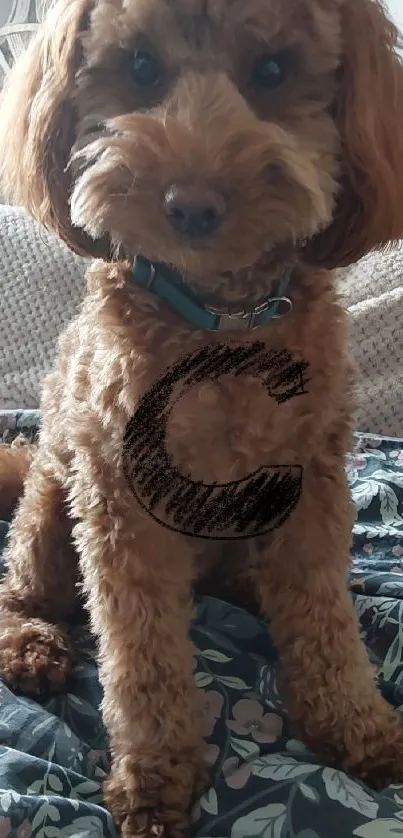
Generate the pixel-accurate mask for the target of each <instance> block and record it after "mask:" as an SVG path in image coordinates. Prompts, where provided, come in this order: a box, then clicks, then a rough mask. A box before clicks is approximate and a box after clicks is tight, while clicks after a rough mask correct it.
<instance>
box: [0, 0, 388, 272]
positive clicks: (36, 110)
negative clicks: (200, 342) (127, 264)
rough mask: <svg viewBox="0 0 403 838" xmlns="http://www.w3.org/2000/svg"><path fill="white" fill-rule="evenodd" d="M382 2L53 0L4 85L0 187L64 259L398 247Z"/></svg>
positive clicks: (335, 256)
mask: <svg viewBox="0 0 403 838" xmlns="http://www.w3.org/2000/svg"><path fill="white" fill-rule="evenodd" d="M396 45H397V32H396V30H395V28H394V26H393V25H392V24H391V23H390V22H389V21H388V20H387V18H386V16H385V14H384V12H383V10H382V8H381V5H380V3H379V2H377V0H287V2H284V0H247V2H245V0H58V2H57V3H56V4H55V6H54V9H53V11H52V12H51V13H50V15H49V16H48V19H47V21H46V23H45V25H44V26H43V28H42V31H41V32H40V34H39V35H38V37H37V38H36V39H35V40H34V42H33V43H32V44H31V46H30V48H29V50H28V53H27V55H26V56H25V57H24V59H23V60H22V61H21V62H20V64H19V66H17V68H16V69H15V70H14V72H12V73H11V75H10V78H9V81H8V83H7V86H6V91H5V94H4V97H3V104H2V109H1V114H0V131H1V135H2V136H1V137H0V148H1V155H2V157H3V160H2V169H3V180H4V181H5V186H6V187H7V188H8V189H9V190H11V192H12V193H13V195H14V197H15V198H16V199H17V200H18V201H19V202H21V203H22V204H24V205H25V206H26V207H27V209H28V210H29V211H30V212H31V213H32V214H33V215H34V216H35V217H36V218H37V219H39V220H40V221H41V222H42V223H44V224H45V225H46V226H48V227H49V228H51V229H53V230H55V231H56V232H57V233H58V234H59V235H60V236H61V237H62V238H63V239H64V240H65V241H66V242H67V243H68V245H69V246H70V247H71V248H72V249H73V250H75V251H77V252H80V253H84V254H87V255H91V254H95V255H105V256H106V255H108V254H110V253H111V252H113V251H114V249H115V248H123V250H124V252H126V253H130V254H134V253H139V252H140V253H143V254H144V255H146V256H147V257H148V258H150V259H153V260H158V261H166V262H170V263H173V264H174V265H176V266H177V267H179V268H180V269H181V270H183V271H185V272H188V273H190V274H191V275H192V276H195V277H201V276H206V275H209V274H210V275H211V274H214V275H216V276H217V275H219V274H223V273H227V272H234V271H238V270H240V269H244V268H249V267H251V266H253V265H254V264H256V263H257V262H259V260H261V259H262V257H263V256H264V254H267V253H270V252H271V251H272V250H273V249H274V250H275V249H276V248H278V247H280V248H281V247H283V246H284V247H285V248H286V249H287V248H288V247H290V248H291V247H292V248H297V249H300V250H301V251H303V253H304V256H305V259H306V260H308V261H310V262H311V263H312V264H321V265H326V266H335V265H343V264H344V265H345V264H348V263H349V262H352V261H354V260H356V259H357V258H358V257H360V256H361V255H362V254H364V253H365V252H367V251H368V250H370V249H372V248H374V247H376V246H379V245H382V244H385V243H387V242H389V241H391V240H393V239H396V238H398V237H399V236H400V235H402V234H403V68H402V65H401V62H400V59H399V57H398V54H397V52H396V51H395V48H396Z"/></svg>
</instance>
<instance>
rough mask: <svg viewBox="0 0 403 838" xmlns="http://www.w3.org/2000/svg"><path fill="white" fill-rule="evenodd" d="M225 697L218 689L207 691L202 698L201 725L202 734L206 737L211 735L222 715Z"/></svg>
mask: <svg viewBox="0 0 403 838" xmlns="http://www.w3.org/2000/svg"><path fill="white" fill-rule="evenodd" d="M223 702H224V700H223V697H222V695H220V693H218V692H217V691H216V690H211V692H205V693H203V695H202V698H201V706H200V725H201V735H202V736H203V737H204V738H207V737H208V736H211V735H212V733H213V730H214V728H215V725H216V721H217V719H219V718H220V716H221V710H222V706H223Z"/></svg>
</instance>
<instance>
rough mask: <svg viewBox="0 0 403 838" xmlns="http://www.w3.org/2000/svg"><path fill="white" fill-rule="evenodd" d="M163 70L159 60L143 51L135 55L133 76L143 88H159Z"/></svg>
mask: <svg viewBox="0 0 403 838" xmlns="http://www.w3.org/2000/svg"><path fill="white" fill-rule="evenodd" d="M161 75H162V68H161V65H160V63H159V61H158V59H157V58H155V57H154V55H151V53H150V52H146V51H145V50H143V49H137V50H136V52H135V53H134V55H133V62H132V76H133V79H134V81H135V82H136V83H137V84H139V85H141V86H142V87H157V85H158V84H159V83H160V81H161Z"/></svg>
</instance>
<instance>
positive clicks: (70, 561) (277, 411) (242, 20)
mask: <svg viewBox="0 0 403 838" xmlns="http://www.w3.org/2000/svg"><path fill="white" fill-rule="evenodd" d="M396 42H397V33H396V31H395V29H394V27H393V26H392V24H391V23H390V22H389V21H388V20H387V18H386V16H385V14H384V12H383V9H382V7H381V5H380V4H379V3H378V2H373V0H289V2H288V3H287V4H285V3H284V2H283V0H248V2H247V3H245V2H244V0H226V2H224V0H152V2H151V1H150V0H125V2H123V0H93V2H90V0H60V1H59V2H58V3H57V5H56V6H55V9H54V11H53V15H51V16H50V18H49V21H48V22H47V24H45V26H44V28H43V30H42V32H41V34H40V35H39V36H38V38H37V39H36V40H35V42H34V43H33V44H32V46H31V47H30V49H29V52H28V55H27V56H26V57H25V58H24V60H23V61H22V62H21V64H20V65H19V66H18V67H17V68H16V70H15V72H14V73H13V74H12V75H11V78H10V81H9V83H8V85H7V87H6V91H5V94H4V101H3V108H2V110H1V114H0V126H1V127H0V131H1V132H2V136H3V137H7V136H8V134H9V133H10V134H11V133H12V136H13V143H9V142H5V141H3V142H2V141H1V137H0V146H1V148H2V154H3V163H2V169H3V180H4V181H5V185H6V187H7V188H8V189H9V190H11V192H12V193H13V194H14V196H15V197H16V198H17V199H18V200H20V201H21V202H22V203H24V204H25V206H26V207H27V208H28V209H29V210H30V212H32V213H33V214H34V216H35V217H36V218H38V219H39V220H40V221H42V222H43V223H44V224H46V225H47V226H49V227H50V228H52V229H54V230H55V231H56V232H57V233H58V234H59V235H60V236H61V237H62V238H63V239H64V240H65V241H66V242H67V243H68V244H69V246H70V247H71V248H72V249H73V250H75V251H77V252H81V253H84V254H86V255H98V256H99V255H102V256H103V260H104V261H97V262H95V263H94V265H93V267H92V268H91V270H90V271H89V273H88V294H87V297H86V299H85V301H84V304H83V306H82V310H81V312H80V314H79V315H78V317H77V319H76V320H75V321H74V322H73V323H72V324H71V325H70V326H69V327H68V329H67V330H66V332H65V333H64V334H63V336H62V337H61V339H60V344H59V351H58V358H57V361H56V363H55V366H54V370H53V372H52V373H51V374H50V375H49V376H48V378H47V381H46V384H45V388H44V393H43V400H42V408H43V425H42V430H41V435H40V441H39V448H38V451H37V453H36V454H35V457H34V459H33V462H32V466H31V468H30V471H29V475H28V477H27V480H26V484H25V489H24V496H23V499H22V501H21V503H20V505H19V507H18V510H17V514H16V517H15V520H14V523H13V526H12V530H11V536H10V543H9V546H8V549H7V552H6V567H7V571H6V576H5V581H4V582H3V585H2V588H1V590H0V603H1V611H0V623H1V627H2V631H4V632H5V634H4V636H5V637H6V638H7V632H8V631H9V629H10V631H11V630H12V637H13V643H12V644H11V646H10V644H9V643H8V642H3V641H2V642H1V643H0V663H1V667H2V670H3V672H4V673H5V675H6V676H7V677H8V678H9V679H10V680H11V681H12V683H13V684H15V685H16V686H19V687H22V688H24V689H31V691H34V692H35V690H37V689H38V685H40V684H43V679H44V678H45V677H46V678H47V681H48V686H60V685H61V682H62V679H63V678H64V676H65V675H66V674H67V672H68V665H69V661H71V655H70V651H69V647H68V641H67V639H66V635H65V630H64V628H63V626H60V622H62V623H64V622H66V621H69V620H70V619H71V617H72V615H73V614H74V611H75V593H76V583H77V578H78V577H79V578H80V584H81V587H82V591H83V593H84V595H85V598H86V603H87V606H88V608H89V611H90V616H91V623H92V627H93V630H94V632H95V634H96V635H97V637H98V640H99V656H100V677H101V681H102V685H103V689H104V700H103V714H104V719H105V723H106V725H107V728H108V731H109V735H110V741H111V748H112V756H113V763H112V770H111V776H110V779H109V780H108V783H107V785H106V797H107V801H108V802H109V804H110V807H111V810H112V812H113V814H114V816H115V819H116V822H117V823H118V825H119V826H120V828H121V830H122V834H123V835H124V836H126V838H139V837H140V836H143V837H144V836H151V835H154V836H157V835H162V834H163V835H166V836H169V837H170V838H183V836H184V834H185V832H186V828H187V824H188V812H189V806H190V803H191V800H192V795H193V793H194V790H195V788H196V785H197V782H198V778H199V777H200V774H201V764H202V748H201V739H200V736H199V734H198V731H197V729H196V726H195V724H194V709H195V702H196V700H197V691H196V689H195V685H194V683H193V678H192V654H193V650H192V645H191V643H190V641H189V639H188V627H189V621H190V618H191V613H192V605H191V587H192V585H193V584H194V583H195V582H198V581H200V583H201V584H202V583H203V579H208V578H210V579H212V578H214V574H215V578H217V576H221V579H222V580H223V582H224V583H225V584H227V586H228V587H229V588H231V589H232V590H236V589H238V591H239V590H242V589H244V590H248V591H249V592H250V597H251V598H252V599H253V598H254V597H257V599H258V601H259V602H260V605H261V609H262V611H263V613H264V614H266V615H267V616H268V617H269V618H270V620H271V631H272V634H273V638H274V641H275V643H276V645H277V647H278V649H279V652H280V656H281V658H282V661H283V676H284V690H285V694H286V697H287V703H288V708H289V712H290V717H291V719H292V721H293V722H294V723H295V725H296V728H297V730H298V731H299V732H300V734H301V735H302V736H304V737H305V739H306V741H307V742H308V743H310V744H311V745H312V746H314V747H315V748H316V749H317V750H318V752H319V753H320V754H322V755H323V756H324V757H326V759H328V760H331V761H335V762H337V763H338V764H339V765H340V766H342V767H343V768H345V769H348V770H351V771H353V772H354V773H355V774H357V775H358V776H359V777H361V778H363V779H365V780H367V781H368V782H369V783H372V784H373V785H375V786H381V785H383V784H385V783H388V782H390V781H391V780H403V726H402V724H401V722H400V718H399V716H398V714H396V713H395V712H394V711H393V710H392V709H391V708H390V707H389V706H388V705H387V704H386V703H385V702H384V701H383V699H382V698H381V696H380V694H379V693H378V691H377V690H376V687H375V684H374V680H373V673H372V669H371V666H370V663H369V661H368V659H367V656H366V653H365V650H364V648H363V647H362V645H361V642H360V638H359V631H358V627H357V622H356V619H355V616H354V610H353V606H352V603H351V600H350V597H349V594H348V592H347V587H346V571H347V567H348V562H349V545H350V537H351V523H352V508H351V502H350V498H349V492H348V486H347V482H346V477H345V473H344V456H345V453H346V452H347V450H348V448H349V445H350V429H351V372H350V367H349V362H348V359H347V356H346V318H345V315H344V313H343V311H342V308H341V307H340V304H339V302H338V299H337V295H336V292H335V290H334V281H333V276H332V274H331V273H330V272H328V271H327V270H326V268H328V267H333V266H335V265H340V264H348V263H349V262H351V261H353V260H355V259H356V258H358V257H359V256H360V255H362V254H363V253H365V252H367V251H368V250H370V249H371V248H374V247H377V246H379V245H385V244H387V243H388V242H389V241H391V240H393V239H395V238H397V237H398V236H399V235H401V234H403V210H402V207H403V203H402V195H403V167H402V165H401V160H402V159H403V131H400V130H399V126H400V124H401V112H402V107H403V71H402V66H401V63H400V60H399V58H398V56H397V54H396V52H395V51H394V48H395V46H396ZM136 49H142V50H146V51H149V52H150V51H151V53H153V54H154V55H156V56H157V57H158V60H159V61H160V62H161V68H162V69H161V80H160V82H159V83H157V84H155V85H154V86H153V87H152V88H148V89H145V88H144V87H141V86H139V85H138V84H137V83H136V82H135V81H134V80H133V78H132V76H131V66H132V61H133V53H134V51H135V50H136ZM268 50H270V52H271V53H272V54H275V55H276V56H277V57H278V54H279V53H280V54H282V55H283V54H284V62H285V78H284V81H283V84H282V86H281V87H279V88H278V89H276V90H275V89H273V90H262V89H257V87H256V86H254V85H253V84H252V83H251V70H252V67H253V63H254V60H255V58H256V57H259V56H260V55H261V54H262V53H267V51H268ZM178 184H179V186H180V188H184V189H185V190H188V194H190V193H189V190H190V192H191V193H192V195H195V194H196V195H198V196H202V197H203V196H205V195H206V194H209V195H210V194H211V191H212V190H213V192H214V193H222V196H225V202H226V206H227V212H226V215H225V217H224V219H223V223H222V224H221V227H220V228H219V230H217V232H216V233H215V234H214V235H211V236H210V237H208V238H205V239H204V240H203V241H204V244H203V246H202V245H201V244H199V245H198V243H197V242H195V241H194V240H190V238H188V237H187V236H186V235H182V234H179V233H175V232H174V231H173V230H172V227H171V226H170V224H169V223H168V220H167V217H166V214H165V213H164V211H163V209H162V197H163V195H164V193H166V191H167V190H168V189H169V188H170V187H171V186H172V185H178ZM137 253H143V254H145V255H146V256H147V257H148V258H150V259H153V260H160V261H166V262H169V263H172V264H174V265H175V266H176V267H177V268H178V269H180V270H181V271H182V272H183V274H184V275H185V276H186V280H187V282H188V283H189V284H190V285H192V286H193V287H194V289H195V290H197V291H198V292H199V293H202V294H204V295H205V297H206V298H210V299H211V298H212V299H214V300H219V301H221V303H222V302H223V301H226V302H229V301H237V302H238V303H239V302H244V301H246V300H248V301H251V300H255V301H256V300H258V299H260V298H261V296H262V294H265V293H267V292H268V291H269V289H270V288H271V286H272V282H273V279H274V277H275V276H278V274H279V272H281V270H282V269H283V267H284V265H287V264H291V265H292V266H293V276H292V285H291V290H290V293H291V296H292V299H293V304H294V309H293V313H292V314H291V315H289V316H288V317H285V318H283V319H279V320H276V321H273V322H272V323H271V324H269V325H267V326H265V327H262V328H261V329H260V330H259V332H258V333H257V336H258V337H259V339H260V340H262V341H264V342H265V344H266V347H267V348H268V349H274V350H275V349H279V348H280V349H286V350H288V351H289V352H290V353H292V354H293V355H294V356H296V357H299V358H301V359H303V360H304V361H305V362H307V363H308V365H309V376H310V383H309V387H308V392H306V393H305V395H304V396H303V397H300V398H298V399H291V400H288V401H287V402H284V403H283V404H281V405H280V406H277V405H275V404H274V400H272V399H268V397H267V393H265V392H264V390H263V388H262V387H261V385H260V384H259V382H258V381H256V379H253V378H252V377H250V378H248V377H245V376H243V377H242V378H234V377H228V378H225V377H223V378H221V379H220V380H219V381H217V382H202V383H201V384H197V385H195V386H194V387H193V388H192V389H191V391H189V392H188V393H187V394H186V395H185V396H184V397H183V398H181V399H180V400H178V401H177V402H176V403H175V405H174V407H173V409H172V411H171V415H170V421H169V423H168V438H167V446H168V448H169V451H170V453H171V455H172V457H174V458H175V460H176V462H177V464H178V466H180V467H182V470H183V471H185V472H186V473H187V474H190V475H191V476H192V478H193V479H194V480H198V479H199V480H202V481H205V482H213V481H217V482H220V483H222V482H226V481H230V480H236V479H238V478H241V477H242V476H243V475H244V474H245V473H248V472H251V471H253V470H254V469H256V468H257V467H259V466H260V465H261V464H262V462H264V463H265V464H267V465H270V464H275V463H278V462H286V463H289V464H301V465H302V466H303V468H304V484H303V492H302V497H301V500H300V502H299V505H298V506H297V508H296V510H295V512H294V513H293V514H292V515H291V517H290V518H289V519H288V520H287V521H286V523H284V524H283V525H282V526H281V527H280V528H279V529H278V530H276V531H275V532H274V534H272V535H271V536H266V537H264V538H261V539H258V540H254V541H253V540H252V541H250V542H243V545H242V549H240V547H239V546H238V548H237V549H236V550H234V551H231V554H230V555H228V552H229V551H228V549H227V556H226V557H225V556H224V557H223V556H222V555H221V554H220V551H219V549H218V545H217V544H214V543H213V542H212V543H206V542H198V541H197V539H191V538H186V537H185V536H182V535H180V534H179V533H175V532H172V531H170V530H167V529H165V528H164V527H161V526H160V525H159V524H158V523H156V522H155V521H154V520H153V519H152V518H151V517H150V516H149V515H148V514H147V513H146V512H145V511H144V510H143V508H142V507H141V506H140V505H139V503H138V502H137V501H136V500H135V498H134V497H133V495H132V493H131V491H130V488H129V486H128V483H127V481H126V478H125V476H124V473H123V467H122V443H123V437H124V433H125V428H126V426H127V423H128V421H129V420H130V418H131V417H132V415H133V414H134V412H135V410H136V407H137V405H138V404H139V400H140V398H141V397H142V395H143V394H144V393H145V392H146V391H147V390H148V388H149V387H150V386H151V385H152V384H153V382H154V381H155V380H156V378H157V376H159V375H160V374H161V372H163V371H164V370H165V369H166V368H167V367H168V366H169V365H170V364H173V363H174V362H175V361H176V360H177V359H178V358H179V357H180V356H182V355H183V354H184V353H190V352H192V351H194V350H196V349H197V348H198V347H200V346H204V345H206V344H213V343H214V342H215V341H217V340H222V336H220V337H218V336H216V335H214V334H207V333H204V332H200V331H197V330H195V329H193V328H192V327H190V326H189V325H188V324H187V323H186V322H185V321H184V320H182V319H181V318H179V317H178V316H176V315H175V314H174V313H172V312H171V311H170V310H169V309H168V308H167V307H166V306H164V305H163V304H162V303H160V302H159V301H158V300H157V299H156V298H155V297H153V296H151V295H150V294H149V293H148V292H146V291H141V290H139V289H138V288H137V287H135V286H134V284H133V282H132V279H131V272H130V267H131V262H132V259H133V257H134V255H135V254H137ZM114 260H115V261H114ZM230 337H232V338H236V339H237V340H239V341H241V342H242V341H248V340H250V339H251V337H250V335H249V336H245V334H244V333H240V332H237V333H235V334H233V335H230ZM5 456H6V455H4V453H3V455H1V456H0V461H1V457H2V461H3V463H5V462H6V461H5ZM66 506H67V509H68V517H65V510H66ZM68 521H71V522H72V524H73V537H74V544H75V548H76V552H75V551H74V549H73V545H72V542H71V540H70V524H69V523H68ZM77 559H78V562H77ZM77 564H78V566H79V567H77ZM248 596H249V594H248ZM41 621H47V622H41ZM52 623H53V624H55V625H54V626H53V627H52V626H51V625H50V624H52ZM33 644H34V645H33ZM32 649H33V650H34V651H33V653H32ZM55 649H56V650H57V651H56V655H55ZM66 650H67V651H66ZM55 658H56V659H57V661H58V662H59V668H58V673H59V675H60V677H58V678H57V684H55V677H54V672H55ZM60 662H61V664H60ZM27 671H28V676H27Z"/></svg>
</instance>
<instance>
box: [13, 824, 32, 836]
mask: <svg viewBox="0 0 403 838" xmlns="http://www.w3.org/2000/svg"><path fill="white" fill-rule="evenodd" d="M31 835H32V825H31V824H30V822H29V821H27V820H25V821H24V822H23V823H22V824H21V826H19V827H18V829H17V832H16V836H17V838H31Z"/></svg>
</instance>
